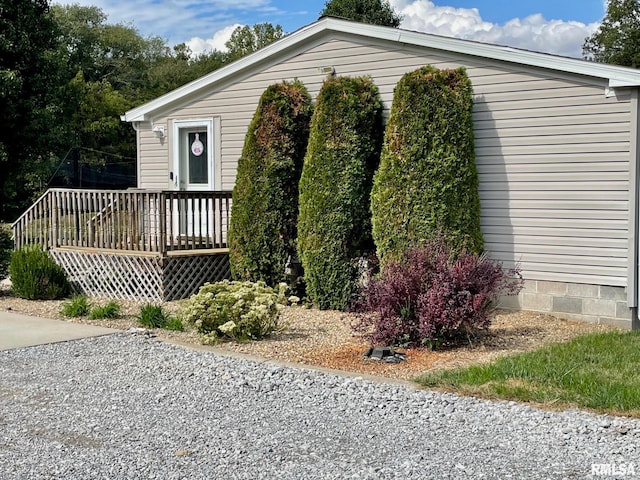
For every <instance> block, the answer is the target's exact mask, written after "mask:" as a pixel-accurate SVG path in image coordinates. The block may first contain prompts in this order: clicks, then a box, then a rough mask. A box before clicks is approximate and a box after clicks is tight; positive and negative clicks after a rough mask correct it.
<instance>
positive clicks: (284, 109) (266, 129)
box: [229, 80, 313, 285]
mask: <svg viewBox="0 0 640 480" xmlns="http://www.w3.org/2000/svg"><path fill="white" fill-rule="evenodd" d="M312 111H313V107H312V104H311V97H310V96H309V93H308V92H307V89H306V88H305V86H304V85H303V84H302V82H300V81H297V80H296V81H294V82H291V83H289V82H282V83H278V84H275V85H271V86H269V87H268V88H267V89H266V90H265V92H264V93H263V94H262V97H261V99H260V103H259V104H258V109H257V110H256V113H255V115H254V117H253V121H252V122H251V125H250V126H249V130H248V132H247V136H246V139H245V143H244V148H243V151H242V156H241V157H240V159H239V160H238V172H237V178H236V185H235V188H234V189H233V215H232V216H231V224H230V227H229V260H230V263H231V271H232V273H233V277H234V278H235V279H236V280H252V281H258V280H262V281H264V282H266V283H267V284H269V285H276V284H277V283H278V282H280V281H282V280H283V279H284V265H285V262H286V260H287V258H288V257H289V256H290V255H295V253H296V245H295V241H296V235H297V217H298V182H299V180H300V173H301V171H302V162H303V159H304V154H305V151H306V148H307V140H308V138H309V122H310V120H311V113H312Z"/></svg>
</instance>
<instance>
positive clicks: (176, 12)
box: [54, 0, 606, 57]
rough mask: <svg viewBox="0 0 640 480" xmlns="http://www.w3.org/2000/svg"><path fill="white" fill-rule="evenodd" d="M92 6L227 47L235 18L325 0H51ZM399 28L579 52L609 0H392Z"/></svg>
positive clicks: (170, 37) (311, 8)
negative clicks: (398, 17) (398, 19)
mask: <svg viewBox="0 0 640 480" xmlns="http://www.w3.org/2000/svg"><path fill="white" fill-rule="evenodd" d="M54 3H59V4H72V3H78V4H81V5H95V6H98V7H100V8H101V9H102V11H103V12H104V13H105V14H107V15H108V20H107V21H108V22H109V23H125V24H130V25H133V26H134V27H135V28H137V30H138V32H139V33H140V34H141V35H143V36H158V37H161V38H163V39H164V40H165V41H167V43H168V44H169V45H171V46H173V45H176V44H178V43H182V42H185V43H186V44H187V45H188V46H189V47H190V48H191V50H192V51H193V52H194V53H196V54H198V53H202V52H205V51H210V50H212V49H218V50H224V49H225V47H224V44H225V42H226V41H227V40H228V39H229V37H230V36H231V32H233V30H234V29H235V28H236V27H237V26H239V25H253V24H255V23H263V22H269V23H272V24H274V25H276V24H280V25H282V28H283V29H284V31H285V32H287V33H289V32H293V31H295V30H297V29H298V28H300V27H303V26H305V25H308V24H310V23H312V22H314V21H315V20H317V18H318V16H319V14H320V12H321V11H322V9H323V8H324V5H325V0H300V1H296V0H54ZM390 4H391V5H392V6H393V7H394V9H395V10H396V12H398V13H399V14H401V15H402V16H403V21H402V24H401V25H400V28H405V29H408V30H414V31H420V32H427V33H435V34H438V35H445V36H450V37H457V38H464V39H468V40H477V41H481V42H485V43H494V44H499V45H508V46H511V47H518V48H524V49H527V50H534V51H538V52H546V53H553V54H558V55H564V56H570V57H581V56H582V44H583V43H584V39H585V38H586V37H587V36H589V35H591V34H592V33H593V32H594V31H595V30H597V28H598V25H599V22H600V21H601V20H602V18H603V17H604V15H605V12H606V0H390Z"/></svg>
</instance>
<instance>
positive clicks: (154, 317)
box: [136, 303, 184, 332]
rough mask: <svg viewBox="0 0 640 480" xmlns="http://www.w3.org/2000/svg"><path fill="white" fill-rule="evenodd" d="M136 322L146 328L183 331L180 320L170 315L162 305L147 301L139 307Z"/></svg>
mask: <svg viewBox="0 0 640 480" xmlns="http://www.w3.org/2000/svg"><path fill="white" fill-rule="evenodd" d="M136 318H137V320H138V323H139V324H140V325H142V326H144V327H147V328H164V329H165V330H174V331H178V332H182V331H184V326H183V325H182V320H180V318H178V317H176V316H174V315H171V313H169V312H168V311H167V310H165V308H164V307H163V306H162V305H154V304H151V303H148V304H146V305H143V306H142V307H141V308H140V313H138V316H137V317H136Z"/></svg>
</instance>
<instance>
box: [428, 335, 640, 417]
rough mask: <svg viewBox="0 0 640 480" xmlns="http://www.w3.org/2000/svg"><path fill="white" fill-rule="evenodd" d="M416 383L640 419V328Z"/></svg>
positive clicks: (437, 374)
mask: <svg viewBox="0 0 640 480" xmlns="http://www.w3.org/2000/svg"><path fill="white" fill-rule="evenodd" d="M416 381H417V382H418V383H420V384H421V385H423V386H425V387H435V388H441V389H444V390H447V391H453V392H457V393H460V394H463V395H473V396H479V397H485V398H492V399H496V398H500V399H508V400H517V401H522V402H533V403H538V404H542V405H544V406H547V407H552V406H553V407H561V408H583V409H590V410H595V411H597V412H606V413H610V414H616V415H627V416H634V417H640V331H636V332H608V333H597V334H589V335H585V336H581V337H577V338H575V339H573V340H572V341H570V342H567V343H559V344H553V345H549V346H546V347H543V348H540V349H539V350H535V351H532V352H527V353H522V354H518V355H513V356H508V357H502V358H499V359H497V360H495V361H493V362H492V363H490V364H487V365H478V366H472V367H468V368H461V369H456V370H442V371H436V372H429V373H426V374H425V375H423V376H421V377H420V378H418V379H416Z"/></svg>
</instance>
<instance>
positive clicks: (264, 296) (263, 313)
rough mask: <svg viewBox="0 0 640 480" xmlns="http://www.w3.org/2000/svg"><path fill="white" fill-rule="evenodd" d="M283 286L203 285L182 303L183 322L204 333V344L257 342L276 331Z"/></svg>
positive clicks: (228, 283)
mask: <svg viewBox="0 0 640 480" xmlns="http://www.w3.org/2000/svg"><path fill="white" fill-rule="evenodd" d="M285 290H286V284H280V285H279V287H278V290H277V291H276V290H274V289H273V288H271V287H268V286H267V285H266V284H265V283H264V282H256V283H253V282H237V281H233V282H230V281H229V280H224V281H222V282H217V283H207V284H205V285H203V286H202V287H201V288H200V290H199V291H198V293H197V294H196V295H193V296H192V297H191V298H189V299H188V300H187V301H186V302H185V306H184V309H183V312H182V313H183V319H184V321H185V322H187V323H188V324H191V325H193V326H194V327H195V328H196V329H197V330H198V332H200V333H202V334H203V342H204V343H216V342H219V341H221V340H259V339H261V338H263V337H266V336H268V335H269V334H271V333H273V332H274V331H276V330H278V328H279V322H278V320H279V317H280V310H281V309H282V308H283V305H284V304H286V299H285Z"/></svg>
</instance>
